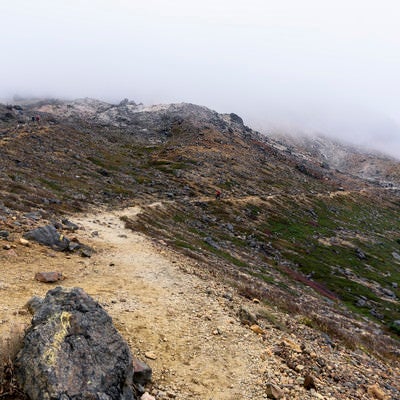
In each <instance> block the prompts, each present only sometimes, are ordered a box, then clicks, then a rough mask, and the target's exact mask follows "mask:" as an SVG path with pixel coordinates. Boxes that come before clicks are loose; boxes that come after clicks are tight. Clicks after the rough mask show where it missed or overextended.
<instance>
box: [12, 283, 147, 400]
mask: <svg viewBox="0 0 400 400" xmlns="http://www.w3.org/2000/svg"><path fill="white" fill-rule="evenodd" d="M35 304H36V306H35V307H33V308H31V309H32V310H33V311H34V315H33V319H32V326H31V327H30V328H29V330H28V331H27V333H26V335H25V338H24V344H23V348H22V350H21V351H20V352H19V354H18V356H17V359H16V377H17V381H18V383H19V384H20V386H21V389H22V390H23V391H24V392H25V393H26V394H27V395H28V397H29V398H30V399H31V400H39V399H40V400H42V399H43V400H44V399H46V400H48V399H62V400H68V399H74V400H81V399H82V400H83V399H87V400H89V399H90V400H96V399H97V400H111V399H112V400H117V399H118V400H135V399H136V396H135V394H134V392H133V389H132V387H133V375H134V371H133V365H132V356H131V353H130V350H129V347H128V345H127V343H126V342H125V341H124V340H123V339H122V337H121V335H120V334H119V333H118V331H117V330H116V329H115V327H114V326H113V323H112V320H111V317H110V316H109V315H108V314H107V313H106V312H105V310H104V309H103V308H102V307H101V306H100V305H99V304H98V303H97V302H95V301H94V300H93V299H92V298H91V297H90V296H89V295H88V294H86V293H85V292H84V291H83V290H82V289H80V288H73V289H65V288H61V287H57V288H55V289H53V290H50V291H49V292H48V293H47V295H46V297H45V298H44V300H43V301H41V302H40V301H39V302H38V301H36V303H35ZM141 378H142V377H141ZM140 383H141V384H142V383H143V382H142V380H141V382H140Z"/></svg>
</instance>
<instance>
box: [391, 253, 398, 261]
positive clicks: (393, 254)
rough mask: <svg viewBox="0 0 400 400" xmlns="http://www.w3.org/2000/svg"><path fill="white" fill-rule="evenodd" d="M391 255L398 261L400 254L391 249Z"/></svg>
mask: <svg viewBox="0 0 400 400" xmlns="http://www.w3.org/2000/svg"><path fill="white" fill-rule="evenodd" d="M392 256H393V258H394V259H395V260H397V261H400V254H399V253H397V251H393V252H392Z"/></svg>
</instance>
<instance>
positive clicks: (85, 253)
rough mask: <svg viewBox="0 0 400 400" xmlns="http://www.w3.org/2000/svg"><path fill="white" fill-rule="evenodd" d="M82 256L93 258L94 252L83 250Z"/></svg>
mask: <svg viewBox="0 0 400 400" xmlns="http://www.w3.org/2000/svg"><path fill="white" fill-rule="evenodd" d="M81 256H82V257H88V258H90V257H92V251H91V250H90V249H82V250H81Z"/></svg>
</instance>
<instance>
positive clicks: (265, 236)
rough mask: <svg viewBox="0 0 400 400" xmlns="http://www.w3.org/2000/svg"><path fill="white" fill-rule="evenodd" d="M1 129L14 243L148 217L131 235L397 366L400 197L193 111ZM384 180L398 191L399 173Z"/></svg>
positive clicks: (81, 116)
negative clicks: (51, 224) (93, 220)
mask: <svg viewBox="0 0 400 400" xmlns="http://www.w3.org/2000/svg"><path fill="white" fill-rule="evenodd" d="M32 116H39V117H40V121H32V118H31V117H32ZM0 120H1V126H0V154H1V158H2V160H3V162H2V168H1V171H0V184H1V192H0V195H1V201H2V207H1V208H0V216H1V219H2V220H3V221H7V222H8V221H9V218H10V217H14V218H15V221H16V223H12V224H11V225H12V227H13V229H15V230H16V231H23V230H24V229H25V228H24V223H25V220H26V219H25V217H24V215H25V214H26V213H29V212H32V211H36V213H38V215H39V218H47V219H52V218H57V217H59V216H60V215H64V214H65V213H70V212H73V211H80V210H81V211H82V210H87V209H90V208H91V207H92V206H93V205H100V204H107V205H110V206H112V207H116V206H123V205H129V204H131V203H132V202H134V203H135V204H141V205H143V210H144V212H143V213H142V214H141V215H140V216H139V218H138V219H135V220H130V219H129V218H128V219H127V220H126V224H127V226H129V227H131V228H133V229H135V230H142V231H144V232H145V233H146V234H148V235H152V236H153V237H157V238H159V239H162V240H163V241H165V242H166V243H168V244H169V246H171V247H173V248H175V249H176V250H178V251H180V252H183V253H185V254H187V255H190V256H191V257H193V258H196V259H199V260H201V261H203V262H204V263H205V267H206V268H207V270H208V272H209V273H210V274H212V275H215V276H218V277H220V278H221V279H224V280H225V281H227V282H230V284H232V285H234V286H235V287H236V288H237V290H238V291H239V292H240V293H241V294H242V295H244V296H247V297H257V298H259V299H260V300H264V301H267V302H271V303H273V304H276V305H278V306H279V307H280V308H282V309H284V310H287V311H289V312H292V313H296V314H302V315H305V316H307V324H309V325H312V326H315V327H318V328H319V329H322V330H324V331H326V332H327V333H329V334H333V335H336V336H337V337H339V338H341V340H343V341H345V342H346V341H347V342H348V345H349V346H353V347H359V346H361V347H366V346H367V347H369V348H370V349H371V350H370V351H375V352H377V353H380V354H381V355H382V356H385V357H397V356H398V354H397V350H396V346H397V345H396V344H395V342H393V341H392V339H391V337H390V335H395V334H396V333H397V334H398V332H399V330H400V327H399V322H398V321H399V320H400V312H399V301H398V298H399V296H400V292H399V289H398V285H399V283H400V272H399V265H400V264H399V263H400V261H399V259H400V244H399V242H400V222H399V219H398V215H399V211H400V202H399V198H398V196H397V192H396V190H393V188H387V187H385V185H377V184H376V182H373V181H371V180H370V179H364V177H363V176H362V174H356V173H353V172H354V171H349V169H348V168H347V169H342V170H339V169H337V168H327V167H326V165H324V164H323V163H322V162H321V159H320V158H319V157H318V156H316V155H314V154H311V153H307V152H306V151H305V149H304V148H301V147H300V146H299V147H298V148H294V147H292V148H290V149H289V148H288V146H287V145H284V144H282V143H279V142H277V140H276V139H273V138H268V137H263V136H261V135H260V134H258V133H257V132H254V131H252V130H251V129H250V128H248V127H246V126H245V125H244V124H243V121H242V120H241V119H240V117H238V116H237V115H235V114H218V113H216V112H214V111H211V110H209V109H207V108H205V107H200V106H196V105H192V104H173V105H162V106H152V107H144V106H142V105H136V104H134V103H132V102H126V101H124V102H122V103H120V104H119V105H112V104H107V103H104V102H99V101H96V100H90V99H84V100H78V101H72V102H65V101H60V100H52V101H47V100H46V101H40V102H36V103H27V104H21V105H16V106H8V107H6V106H2V107H1V109H0ZM368 160H371V161H368V162H369V163H370V164H371V163H372V162H373V156H372V155H371V156H369V158H368ZM380 168H382V169H383V168H386V170H385V172H384V174H385V176H386V175H387V179H388V180H389V181H393V182H397V181H396V179H397V171H398V164H397V163H395V162H394V161H393V160H390V162H389V163H386V164H385V163H384V162H381V163H380ZM217 189H218V190H220V191H222V198H221V200H220V201H219V200H216V199H215V197H214V193H215V190H217ZM153 202H161V205H160V206H158V207H149V206H148V204H150V203H153Z"/></svg>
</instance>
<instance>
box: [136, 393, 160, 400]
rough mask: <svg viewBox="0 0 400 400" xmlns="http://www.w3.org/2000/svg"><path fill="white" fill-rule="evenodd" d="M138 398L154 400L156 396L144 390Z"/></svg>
mask: <svg viewBox="0 0 400 400" xmlns="http://www.w3.org/2000/svg"><path fill="white" fill-rule="evenodd" d="M140 400H156V398H155V397H154V396H152V395H150V394H149V393H148V392H145V393H143V394H142V396H141V397H140Z"/></svg>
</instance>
